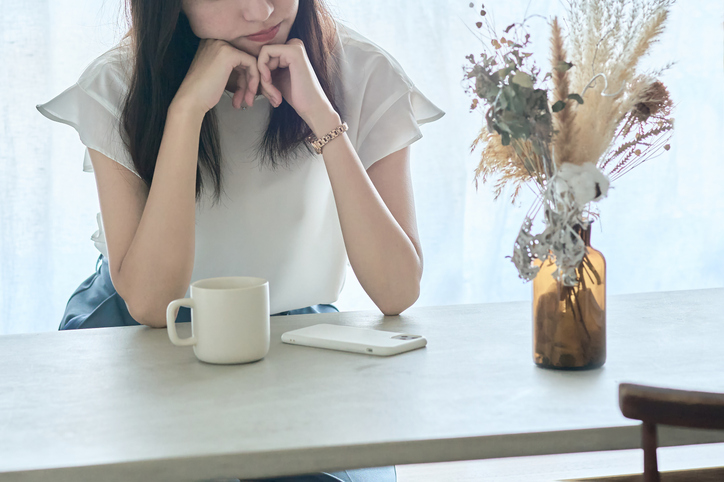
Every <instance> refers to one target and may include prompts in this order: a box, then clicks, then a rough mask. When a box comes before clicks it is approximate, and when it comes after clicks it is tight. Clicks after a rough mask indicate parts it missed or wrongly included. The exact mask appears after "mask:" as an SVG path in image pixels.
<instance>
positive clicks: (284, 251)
mask: <svg viewBox="0 0 724 482" xmlns="http://www.w3.org/2000/svg"><path fill="white" fill-rule="evenodd" d="M337 34H338V43H337V46H336V55H337V57H338V58H339V61H340V76H339V77H338V78H336V79H334V81H335V84H334V88H335V94H336V96H337V103H338V106H339V110H340V116H341V118H342V120H343V121H344V122H347V125H348V126H349V130H348V131H347V135H348V137H349V139H350V141H351V143H352V145H353V146H354V148H355V149H356V151H357V154H358V155H359V158H360V160H361V161H362V164H363V165H364V167H365V169H367V168H369V167H370V166H371V165H372V164H374V163H375V162H376V161H378V160H379V159H382V158H383V157H385V156H387V155H388V154H391V153H393V152H395V151H398V150H400V149H402V148H404V147H406V146H408V145H410V144H412V143H413V142H415V141H417V140H419V139H420V138H421V137H422V133H421V132H420V129H419V127H418V126H419V125H422V124H425V123H427V122H432V121H435V120H437V119H439V118H441V117H442V116H443V115H444V114H445V113H444V112H443V111H442V110H440V109H439V108H437V107H436V106H435V105H434V104H433V103H432V102H430V101H429V100H428V99H427V98H426V97H425V96H424V95H423V94H422V93H421V92H420V91H419V90H418V89H417V88H416V87H415V86H414V84H413V83H412V81H411V80H410V79H409V78H408V77H407V75H406V74H405V72H404V71H403V70H402V67H400V65H399V64H398V63H397V61H395V59H394V58H392V57H391V56H390V54H389V53H387V52H385V51H384V50H383V49H381V48H380V47H378V46H377V45H375V44H374V43H372V42H371V41H369V40H368V39H366V38H365V37H363V36H362V35H360V34H359V33H358V32H356V31H354V30H352V29H351V28H349V27H347V26H345V25H343V24H341V23H339V24H338V30H337ZM130 54H131V49H130V44H129V43H128V42H127V40H126V41H122V42H121V43H119V44H118V45H117V46H116V47H114V48H112V49H111V50H109V51H108V52H106V53H104V54H103V55H101V56H100V57H98V58H97V59H96V60H94V61H93V62H92V63H91V64H90V65H89V66H88V67H87V68H86V69H85V71H84V72H83V74H82V75H81V76H80V78H79V79H78V81H77V82H76V84H75V85H73V86H71V87H69V88H68V89H66V90H65V91H64V92H63V93H61V94H60V95H58V96H57V97H55V98H53V99H52V100H50V101H49V102H46V103H45V104H41V105H38V106H37V109H38V110H39V111H40V112H41V113H42V114H43V115H45V116H46V117H48V118H49V119H51V120H54V121H57V122H62V123H65V124H68V125H70V126H72V127H73V128H75V129H76V131H78V135H79V136H80V140H81V142H82V143H83V144H84V145H85V146H86V147H88V148H92V149H95V150H97V151H98V152H100V153H102V154H104V155H106V156H107V157H109V158H110V159H113V160H114V161H116V162H118V163H119V164H121V165H123V166H125V167H126V168H128V169H129V170H131V171H132V172H134V173H136V171H135V168H134V167H133V162H132V161H131V158H130V155H129V153H128V151H127V150H126V148H125V146H124V145H123V142H122V140H121V137H120V135H119V131H118V126H119V122H120V116H121V105H122V102H123V100H124V98H125V94H126V92H127V90H128V89H127V85H128V80H127V79H128V78H129V74H130V69H131V66H132V60H131V59H130ZM215 108H216V112H217V116H218V120H219V139H220V142H221V152H222V156H223V158H222V196H221V200H220V202H219V203H218V204H216V205H212V200H211V196H212V192H211V191H212V189H206V190H205V194H204V195H203V197H202V198H201V199H200V200H199V201H198V202H197V207H196V231H195V232H196V251H195V258H194V270H193V274H192V277H191V282H194V281H196V280H199V279H204V278H212V277H218V276H256V277H260V278H265V279H267V280H269V293H270V303H271V306H270V308H271V312H272V313H277V312H281V311H287V310H292V309H297V308H303V307H306V306H310V305H315V304H319V303H333V302H335V301H336V300H337V298H338V295H339V292H340V290H341V289H342V285H343V284H344V278H345V272H346V269H345V268H346V263H347V254H346V251H345V247H344V242H343V239H342V232H341V229H340V224H339V218H338V216H337V209H336V207H335V203H334V197H333V195H332V187H331V185H330V182H329V177H328V176H327V172H326V169H325V165H324V160H323V158H322V156H321V155H317V154H312V153H309V154H307V153H306V150H301V152H304V155H303V156H301V157H300V158H299V159H297V160H295V161H293V163H292V164H291V165H290V167H289V168H285V167H280V168H277V169H275V170H273V169H271V168H269V167H267V166H262V165H261V164H260V162H259V160H258V159H257V157H256V154H255V152H254V149H255V148H256V147H257V145H258V143H259V141H260V139H261V138H262V136H263V134H264V132H265V131H266V127H267V124H268V121H269V116H270V113H271V111H272V109H273V108H272V107H271V105H270V104H269V101H268V100H267V99H266V98H265V97H264V96H261V95H259V96H257V97H256V99H255V101H254V105H253V106H252V107H251V108H248V109H247V110H236V109H234V108H233V106H232V104H231V96H230V95H228V93H225V95H222V96H221V100H220V102H219V103H218V105H217V106H216V107H215ZM83 170H84V171H86V172H92V170H93V167H92V165H91V162H90V156H89V154H88V150H87V149H86V153H85V159H84V163H83ZM97 219H98V231H96V232H95V233H94V234H93V236H92V237H91V239H92V240H93V241H94V242H95V245H96V247H97V248H98V250H99V251H100V252H101V253H103V255H104V256H107V255H108V252H107V249H106V243H105V236H104V232H103V225H102V221H101V216H100V213H99V214H98V216H97ZM159 242H163V240H159Z"/></svg>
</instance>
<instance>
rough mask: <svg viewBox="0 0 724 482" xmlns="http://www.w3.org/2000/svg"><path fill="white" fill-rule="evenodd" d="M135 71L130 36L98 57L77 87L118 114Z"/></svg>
mask: <svg viewBox="0 0 724 482" xmlns="http://www.w3.org/2000/svg"><path fill="white" fill-rule="evenodd" d="M132 68H133V62H132V49H131V43H130V37H126V38H124V39H123V40H121V41H120V42H119V43H117V44H116V45H114V46H113V47H112V48H110V49H109V50H107V51H106V52H104V53H103V54H101V55H99V56H98V57H96V58H95V59H94V60H93V61H92V62H90V63H89V64H88V66H87V67H86V68H85V69H84V70H83V73H82V74H81V75H80V77H79V78H78V82H77V84H78V86H79V87H80V88H81V89H83V91H85V92H86V93H87V94H88V95H90V96H91V97H93V98H94V99H96V100H97V101H99V102H100V103H101V104H103V105H104V106H105V107H106V108H107V109H109V110H110V111H111V112H113V113H114V114H116V115H119V114H120V105H121V103H122V102H123V99H124V98H125V96H126V94H127V92H128V86H129V83H130V78H131V71H132Z"/></svg>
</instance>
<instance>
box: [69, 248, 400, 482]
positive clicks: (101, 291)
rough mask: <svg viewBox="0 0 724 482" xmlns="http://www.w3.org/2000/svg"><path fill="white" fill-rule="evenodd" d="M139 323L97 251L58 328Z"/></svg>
mask: <svg viewBox="0 0 724 482" xmlns="http://www.w3.org/2000/svg"><path fill="white" fill-rule="evenodd" d="M337 311H339V310H337V308H336V307H335V306H334V305H314V306H308V307H307V308H300V309H298V310H291V311H283V312H281V313H275V314H274V315H272V316H283V315H300V314H306V313H330V312H337ZM190 321H191V310H190V309H189V308H187V307H185V306H184V307H181V308H180V309H179V312H178V315H177V316H176V322H177V323H180V322H190ZM139 324H140V323H138V322H137V321H136V320H134V319H133V318H132V317H131V315H130V313H129V312H128V308H127V307H126V302H125V301H123V299H122V298H121V297H120V296H119V295H118V293H117V292H116V289H115V288H114V287H113V283H112V282H111V275H110V271H109V268H108V260H107V259H106V258H105V257H104V256H103V255H100V257H99V258H98V262H97V263H96V272H95V273H93V274H92V275H91V276H90V277H88V279H86V280H85V281H83V283H81V285H80V286H79V287H78V289H76V290H75V292H74V293H73V294H72V295H71V297H70V299H69V300H68V304H67V305H66V307H65V313H64V314H63V319H62V321H61V322H60V327H59V328H58V329H59V330H76V329H82V328H99V327H107V326H138V325H139ZM263 480H264V482H396V481H397V473H396V471H395V467H394V466H390V467H373V468H367V469H354V470H341V471H338V472H331V473H326V472H322V473H319V474H308V475H299V476H293V477H276V478H272V479H263Z"/></svg>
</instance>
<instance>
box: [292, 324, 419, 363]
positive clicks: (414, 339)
mask: <svg viewBox="0 0 724 482" xmlns="http://www.w3.org/2000/svg"><path fill="white" fill-rule="evenodd" d="M282 341H283V342H284V343H289V344H292V345H304V346H313V347H315V348H328V349H330V350H340V351H349V352H353V353H364V354H367V355H378V356H390V355H396V354H398V353H403V352H406V351H410V350H414V349H416V348H422V347H423V346H425V345H427V340H426V339H425V337H424V336H420V335H411V334H409V333H395V332H392V331H382V330H373V329H371V328H357V327H354V326H344V325H329V324H326V323H322V324H319V325H312V326H308V327H306V328H300V329H299V330H292V331H288V332H286V333H284V334H283V335H282Z"/></svg>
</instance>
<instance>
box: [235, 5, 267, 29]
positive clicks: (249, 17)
mask: <svg viewBox="0 0 724 482" xmlns="http://www.w3.org/2000/svg"><path fill="white" fill-rule="evenodd" d="M241 4H242V12H243V13H242V15H243V17H244V20H246V21H247V22H258V23H263V22H266V21H267V19H268V18H269V17H270V16H271V14H272V12H273V11H274V2H273V0H241ZM267 27H268V26H267Z"/></svg>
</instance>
